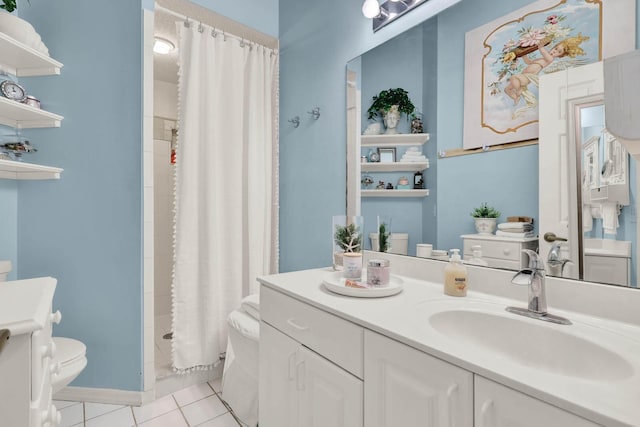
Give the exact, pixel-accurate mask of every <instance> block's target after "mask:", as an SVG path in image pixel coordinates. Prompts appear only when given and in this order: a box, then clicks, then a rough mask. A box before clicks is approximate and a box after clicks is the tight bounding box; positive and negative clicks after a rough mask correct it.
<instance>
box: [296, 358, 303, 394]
mask: <svg viewBox="0 0 640 427" xmlns="http://www.w3.org/2000/svg"><path fill="white" fill-rule="evenodd" d="M304 380H305V378H304V360H301V361H299V362H298V363H296V390H298V391H304V382H305V381H304Z"/></svg>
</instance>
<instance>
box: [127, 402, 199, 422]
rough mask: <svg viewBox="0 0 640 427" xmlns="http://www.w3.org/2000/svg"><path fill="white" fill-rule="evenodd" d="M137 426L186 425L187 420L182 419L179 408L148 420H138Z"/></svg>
mask: <svg viewBox="0 0 640 427" xmlns="http://www.w3.org/2000/svg"><path fill="white" fill-rule="evenodd" d="M169 397H171V396H169ZM138 425H139V426H144V427H188V424H187V422H186V421H185V420H184V417H183V416H182V413H180V410H179V409H176V410H174V411H171V412H169V413H166V414H164V415H161V416H159V417H156V418H153V419H151V420H149V421H146V422H143V423H140V422H139V421H138Z"/></svg>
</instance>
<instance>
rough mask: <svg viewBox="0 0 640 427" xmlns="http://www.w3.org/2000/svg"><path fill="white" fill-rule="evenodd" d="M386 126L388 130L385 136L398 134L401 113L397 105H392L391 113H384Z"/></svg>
mask: <svg viewBox="0 0 640 427" xmlns="http://www.w3.org/2000/svg"><path fill="white" fill-rule="evenodd" d="M383 120H384V125H385V127H386V128H387V130H386V131H385V134H387V135H393V134H396V133H398V129H397V127H398V122H400V111H399V110H398V106H397V105H392V106H391V108H390V109H389V111H387V112H386V113H384V117H383Z"/></svg>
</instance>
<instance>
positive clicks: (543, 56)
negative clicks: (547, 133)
mask: <svg viewBox="0 0 640 427" xmlns="http://www.w3.org/2000/svg"><path fill="white" fill-rule="evenodd" d="M635 16H636V12H635V0H616V1H609V2H605V1H604V0H539V1H536V2H534V3H531V4H530V5H528V6H526V7H524V8H522V9H519V10H516V11H515V12H512V13H510V14H508V15H505V16H503V17H502V18H499V19H497V20H494V21H492V22H490V23H488V24H485V25H483V26H481V27H478V28H476V29H474V30H472V31H469V32H468V33H467V34H466V36H465V82H464V96H465V98H464V140H463V148H464V149H473V148H478V147H488V146H491V145H497V144H505V143H511V142H517V141H526V140H533V139H537V137H538V108H539V99H538V84H539V78H540V76H541V75H544V74H547V73H553V72H555V71H560V70H564V69H567V68H571V67H578V66H581V65H585V64H589V63H592V62H597V61H601V60H602V59H603V58H606V57H609V56H614V55H619V54H621V53H624V52H628V51H631V50H633V49H635Z"/></svg>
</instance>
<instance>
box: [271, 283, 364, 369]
mask: <svg viewBox="0 0 640 427" xmlns="http://www.w3.org/2000/svg"><path fill="white" fill-rule="evenodd" d="M260 316H261V318H262V320H263V321H264V322H266V323H269V324H270V325H272V326H274V327H275V328H276V329H279V330H280V331H282V332H284V333H285V334H287V335H289V336H290V337H291V338H293V339H294V340H296V341H298V342H299V343H301V344H303V345H305V346H306V347H309V348H310V349H312V350H313V351H315V352H316V353H319V354H321V355H322V356H324V357H326V358H327V359H329V360H331V361H332V362H334V363H335V364H337V365H338V366H341V367H342V368H344V369H345V370H347V371H349V372H351V373H352V374H353V375H355V376H356V377H358V378H363V366H362V365H363V339H364V338H363V337H364V330H363V328H362V327H360V326H358V325H355V324H353V323H351V322H349V321H347V320H344V319H341V318H339V317H337V316H334V315H333V314H329V313H327V312H326V311H322V310H319V309H317V308H315V307H312V306H311V305H309V304H306V303H304V302H301V301H298V300H296V299H294V298H291V297H289V296H286V295H284V294H281V293H280V292H277V291H274V290H272V289H270V288H267V287H265V286H263V287H262V288H261V290H260Z"/></svg>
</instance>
